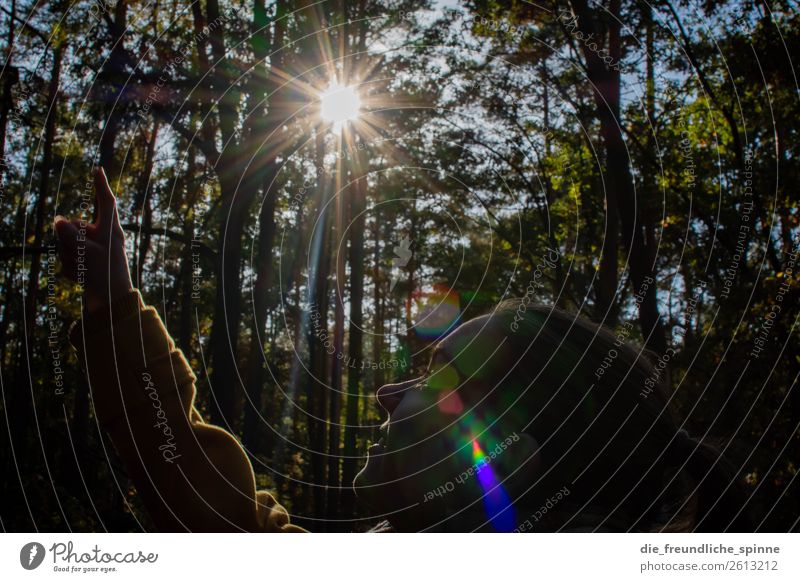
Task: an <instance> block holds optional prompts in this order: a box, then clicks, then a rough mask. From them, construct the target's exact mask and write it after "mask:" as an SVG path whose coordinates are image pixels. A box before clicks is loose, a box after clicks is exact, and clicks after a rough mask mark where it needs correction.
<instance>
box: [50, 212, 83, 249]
mask: <svg viewBox="0 0 800 582" xmlns="http://www.w3.org/2000/svg"><path fill="white" fill-rule="evenodd" d="M53 228H54V229H55V231H56V236H57V237H58V242H59V246H60V247H61V248H63V249H66V250H67V251H69V252H72V251H74V250H75V249H77V248H78V232H79V231H78V227H77V226H76V225H75V224H74V223H72V222H70V221H69V220H67V219H66V218H64V217H63V216H56V218H55V220H54V221H53Z"/></svg>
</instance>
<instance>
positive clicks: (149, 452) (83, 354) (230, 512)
mask: <svg viewBox="0 0 800 582" xmlns="http://www.w3.org/2000/svg"><path fill="white" fill-rule="evenodd" d="M69 339H70V343H71V344H72V346H73V347H74V348H75V350H76V351H77V353H78V358H79V360H80V361H81V363H82V365H83V367H84V369H85V371H86V375H87V377H88V381H89V390H90V393H91V395H92V401H93V403H94V409H95V414H96V415H97V418H98V420H99V422H100V424H101V425H102V427H103V428H104V429H105V430H106V431H107V432H108V434H109V436H110V438H111V441H112V443H113V444H114V447H115V448H116V449H117V451H118V453H119V455H120V456H121V458H122V460H123V462H124V464H125V466H126V469H127V470H128V472H129V474H130V477H131V478H132V480H133V482H134V484H135V485H136V488H137V490H138V492H139V494H140V495H141V497H142V500H143V501H144V503H145V506H146V507H147V509H148V512H149V513H150V514H151V516H152V518H153V521H154V523H155V525H156V527H157V528H158V529H159V530H161V531H203V532H221V531H261V532H299V531H304V530H303V529H302V528H300V527H298V526H295V525H293V524H291V523H289V516H288V514H287V512H286V510H285V509H284V508H283V507H282V506H281V505H280V504H279V503H277V501H276V500H275V498H274V497H273V496H272V495H270V494H269V493H268V492H266V491H257V490H256V484H255V474H254V472H253V467H252V465H251V464H250V461H249V459H248V458H247V455H246V453H245V451H244V449H243V448H242V447H241V445H240V444H239V442H238V441H237V440H236V439H235V438H234V437H233V435H231V434H230V433H229V432H227V431H225V430H223V429H222V428H220V427H217V426H214V425H211V424H206V423H205V422H203V419H202V417H201V416H200V414H199V412H198V411H197V409H196V408H195V407H194V399H195V393H196V390H195V381H196V379H197V378H196V376H195V375H194V373H193V372H192V370H191V368H190V367H189V363H188V362H187V361H186V358H185V357H184V355H183V353H182V352H181V351H180V350H179V349H177V348H176V347H175V343H174V342H173V340H172V338H171V337H170V335H169V333H168V332H167V330H166V327H165V326H164V324H163V322H162V321H161V318H160V317H159V315H158V312H157V311H156V310H155V309H154V308H153V307H150V306H145V305H144V302H143V300H142V296H141V294H140V293H139V291H138V290H137V289H133V290H131V291H130V292H128V293H127V294H126V295H124V296H121V297H119V298H118V299H116V300H115V301H113V302H112V303H111V305H109V306H108V307H107V308H106V310H103V311H101V312H97V313H91V314H87V313H84V314H83V317H82V318H81V319H80V320H78V321H75V322H74V323H73V324H72V326H71V328H70V330H69Z"/></svg>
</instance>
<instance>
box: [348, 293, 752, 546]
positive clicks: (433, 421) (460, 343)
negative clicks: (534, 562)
mask: <svg viewBox="0 0 800 582" xmlns="http://www.w3.org/2000/svg"><path fill="white" fill-rule="evenodd" d="M630 331H631V327H630V326H627V327H626V326H623V327H621V328H620V330H619V331H617V333H616V334H614V333H612V332H610V331H609V330H607V329H605V328H603V327H601V326H598V325H596V324H592V323H590V322H588V321H586V320H584V319H582V318H579V317H576V316H573V315H570V314H568V313H567V312H564V311H562V310H559V309H554V308H551V307H545V306H538V305H532V304H528V303H526V302H524V301H523V300H513V301H507V302H505V303H503V304H501V305H500V306H499V307H498V308H497V309H496V310H495V311H493V312H492V313H490V314H488V315H484V316H481V317H478V318H476V319H473V320H471V321H468V322H466V323H464V324H463V325H461V326H459V327H458V328H457V329H455V330H454V331H453V332H451V333H450V334H449V335H447V336H446V337H445V338H444V339H442V340H441V341H440V342H439V343H438V344H437V345H436V347H435V349H434V351H433V353H432V357H431V360H430V364H429V367H428V370H427V371H426V374H425V375H424V376H423V377H422V378H417V379H414V380H410V381H408V382H403V383H398V384H389V385H386V386H383V387H382V388H380V389H379V390H378V392H377V397H378V402H379V403H380V405H381V406H382V407H383V408H384V409H385V410H386V411H387V412H388V415H389V418H388V420H387V421H386V423H385V424H384V425H383V427H382V432H383V434H384V436H383V439H382V440H383V443H382V444H378V445H374V446H373V447H371V448H370V450H369V453H368V460H367V464H366V466H365V467H364V468H363V470H362V471H361V472H360V473H359V474H358V476H357V477H356V480H355V483H354V486H355V489H356V493H357V495H358V496H359V498H360V499H362V500H363V501H364V502H365V503H366V504H367V505H368V506H369V507H371V508H372V509H373V510H375V511H377V512H378V513H380V514H381V515H382V516H383V517H385V518H386V519H388V520H389V521H390V523H391V524H392V525H393V526H394V527H395V528H396V529H398V530H406V531H419V530H425V529H429V530H452V531H472V530H485V531H511V530H513V529H515V528H518V529H519V530H532V531H548V530H559V529H563V530H581V529H590V530H591V529H608V530H622V531H626V530H640V531H641V530H645V531H646V530H653V529H672V530H692V529H696V530H698V531H699V530H711V531H715V530H721V529H725V528H726V527H728V526H729V525H730V529H733V530H736V529H741V528H743V527H744V528H746V525H745V521H744V518H743V517H742V518H740V519H739V520H737V521H735V522H734V518H735V517H736V511H738V509H739V508H740V507H741V506H738V507H737V506H736V503H737V502H738V500H737V501H734V500H733V498H732V497H733V495H734V494H735V493H736V492H737V487H738V485H737V483H735V482H734V480H733V479H732V478H731V477H730V474H729V472H727V469H726V468H725V467H723V465H722V461H721V460H720V459H719V457H718V456H717V454H716V452H715V450H714V449H713V448H712V447H709V446H708V445H706V444H704V443H699V442H698V441H696V440H694V439H691V438H689V437H688V435H687V434H686V433H682V432H680V431H679V430H678V426H676V423H675V420H674V418H673V417H672V414H671V412H670V406H669V402H668V400H667V398H666V396H665V394H664V391H663V389H662V387H661V383H660V382H659V376H660V375H659V374H658V373H657V371H656V370H655V369H654V367H653V365H652V363H651V360H650V358H648V356H647V354H645V353H643V352H642V351H641V350H637V349H635V348H634V347H633V346H632V345H630V344H629V343H628V342H627V341H626V339H627V336H628V334H629V333H630ZM733 508H735V509H733ZM732 522H733V523H732Z"/></svg>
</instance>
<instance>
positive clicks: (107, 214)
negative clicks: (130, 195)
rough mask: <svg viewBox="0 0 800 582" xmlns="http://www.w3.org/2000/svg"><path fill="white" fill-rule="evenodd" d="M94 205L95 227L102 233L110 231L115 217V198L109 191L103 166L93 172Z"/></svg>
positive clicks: (115, 221) (117, 220) (116, 220)
mask: <svg viewBox="0 0 800 582" xmlns="http://www.w3.org/2000/svg"><path fill="white" fill-rule="evenodd" d="M94 189H95V205H96V208H97V222H96V224H97V227H98V228H99V229H100V232H101V233H102V234H106V233H110V232H111V229H112V227H113V226H114V225H115V223H117V222H119V219H118V218H117V199H116V197H115V196H114V193H113V192H111V186H110V185H109V184H108V176H106V172H105V170H104V169H103V168H98V169H97V171H95V174H94Z"/></svg>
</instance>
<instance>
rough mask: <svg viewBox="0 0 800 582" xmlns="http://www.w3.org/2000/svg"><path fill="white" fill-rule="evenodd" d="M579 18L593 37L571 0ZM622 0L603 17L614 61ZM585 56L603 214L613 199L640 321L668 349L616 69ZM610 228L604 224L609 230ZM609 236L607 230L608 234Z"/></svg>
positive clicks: (650, 338)
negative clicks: (602, 159) (601, 159)
mask: <svg viewBox="0 0 800 582" xmlns="http://www.w3.org/2000/svg"><path fill="white" fill-rule="evenodd" d="M572 6H573V9H574V11H575V14H576V15H577V17H578V22H579V24H578V26H579V27H580V28H581V30H582V32H583V33H584V35H585V36H588V35H590V34H594V35H595V37H597V34H598V32H597V28H596V26H595V20H594V19H593V18H592V14H591V13H590V11H589V9H588V7H587V5H586V1H585V0H572ZM619 18H620V1H619V0H612V2H611V4H610V7H609V15H608V18H607V29H608V53H609V55H610V56H611V59H612V60H613V62H615V63H619V62H620V60H621V57H622V47H621V43H620V21H619ZM583 53H584V58H585V60H586V67H587V71H588V75H589V80H590V81H591V82H592V87H593V89H594V97H595V104H596V112H597V117H598V119H599V121H600V131H601V135H602V139H603V143H604V145H605V150H606V175H607V177H608V180H607V187H606V199H607V206H608V208H607V216H609V217H610V216H611V215H612V212H611V208H610V206H611V205H612V199H613V203H614V204H616V207H617V212H618V214H619V221H620V225H621V227H622V238H623V242H624V244H625V245H626V247H627V249H628V264H629V267H630V274H631V281H632V283H633V292H634V294H636V295H638V296H640V297H641V305H640V307H639V325H640V327H641V330H642V336H643V337H644V338H645V343H646V345H647V347H649V348H651V349H653V350H654V351H656V352H657V353H663V352H664V350H665V349H666V336H665V332H664V326H663V323H662V322H661V318H660V316H659V313H658V303H657V296H656V295H657V293H656V285H655V273H654V271H653V265H650V264H648V262H647V248H646V246H645V237H644V232H643V227H642V221H641V220H640V217H639V214H640V210H639V200H638V199H637V197H636V190H635V187H634V183H633V176H632V174H631V168H630V159H629V157H628V151H627V148H626V147H625V140H624V139H623V135H622V127H621V124H622V120H621V116H620V83H621V80H620V73H619V71H617V70H614V68H613V67H607V66H606V64H605V63H604V62H603V61H602V60H601V58H600V57H599V55H598V54H597V53H596V52H593V51H592V50H591V49H590V48H589V47H588V46H586V44H585V43H584V46H583ZM610 230H611V229H610V228H609V229H608V231H609V234H610ZM607 235H608V234H607Z"/></svg>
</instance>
